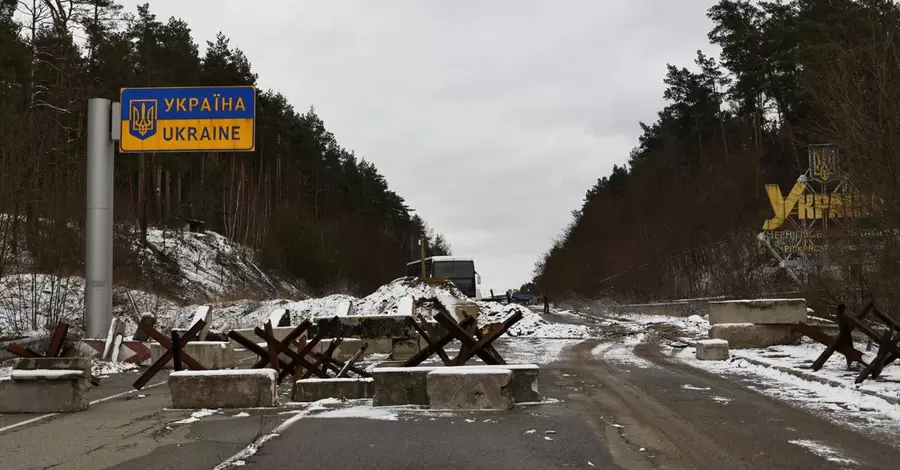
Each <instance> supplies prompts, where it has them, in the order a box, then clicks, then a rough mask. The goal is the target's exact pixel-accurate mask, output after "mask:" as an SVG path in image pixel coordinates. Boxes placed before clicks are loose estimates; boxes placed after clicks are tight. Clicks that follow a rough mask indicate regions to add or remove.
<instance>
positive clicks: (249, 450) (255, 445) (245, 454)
mask: <svg viewBox="0 0 900 470" xmlns="http://www.w3.org/2000/svg"><path fill="white" fill-rule="evenodd" d="M308 414H309V412H308V411H306V410H303V411H301V412H299V413H297V414H296V415H294V416H291V417H290V418H288V419H286V420H285V421H284V422H283V423H281V424H279V425H278V427H276V428H275V429H273V430H272V431H270V432H269V433H268V434H265V435H263V436H261V437H259V438H258V439H256V440H254V441H253V442H251V443H250V444H249V445H248V446H247V447H244V448H243V450H241V451H240V452H238V453H236V454H234V455H232V456H231V457H228V458H227V459H226V460H225V461H224V462H222V463H220V464H219V465H216V466H215V467H214V468H213V470H225V469H227V468H231V467H234V466H239V465H242V464H240V463H238V462H244V461H245V460H246V459H249V458H250V457H252V456H253V455H255V454H256V453H257V452H258V451H259V448H260V447H262V445H263V444H264V443H265V442H266V441H268V440H269V439H272V438H273V437H278V436H279V435H280V434H282V433H284V432H285V431H287V429H288V428H289V427H291V426H292V425H293V424H294V423H296V422H297V421H300V420H301V419H303V418H304V417H306V415H308Z"/></svg>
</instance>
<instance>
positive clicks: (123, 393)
mask: <svg viewBox="0 0 900 470" xmlns="http://www.w3.org/2000/svg"><path fill="white" fill-rule="evenodd" d="M164 383H166V382H157V383H155V384H151V385H147V386H146V387H144V388H142V389H141V390H146V389H148V388H153V387H158V386H160V385H162V384H164ZM134 392H137V390H126V391H124V392H122V393H117V394H115V395H110V396H108V397H104V398H98V399H96V400H94V401H92V402H90V403H89V405H96V404H97V403H103V402H105V401H109V400H112V399H113V398H119V397H121V396H124V395H128V394H129V393H134ZM58 414H63V413H48V414H45V415H40V416H37V417H34V418H31V419H27V420H25V421H21V422H18V423H15V424H10V425H9V426H6V427H4V428H0V434H3V433H4V432H6V431H9V430H11V429H15V428H18V427H21V426H26V425H29V424H31V423H35V422H38V421H40V420H42V419H47V418H50V417H52V416H56V415H58ZM65 414H69V413H65Z"/></svg>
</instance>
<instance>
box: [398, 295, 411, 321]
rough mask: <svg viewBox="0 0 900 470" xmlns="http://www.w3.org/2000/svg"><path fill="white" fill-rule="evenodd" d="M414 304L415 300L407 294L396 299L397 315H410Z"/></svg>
mask: <svg viewBox="0 0 900 470" xmlns="http://www.w3.org/2000/svg"><path fill="white" fill-rule="evenodd" d="M415 306H416V300H415V299H413V297H412V296H411V295H407V296H406V297H403V298H401V299H400V300H399V301H397V315H407V316H412V314H413V311H414V309H415Z"/></svg>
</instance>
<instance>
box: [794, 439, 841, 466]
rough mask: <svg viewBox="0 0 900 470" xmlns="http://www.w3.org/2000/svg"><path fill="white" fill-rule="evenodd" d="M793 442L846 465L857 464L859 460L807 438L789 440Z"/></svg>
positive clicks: (829, 459)
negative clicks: (849, 457) (844, 455)
mask: <svg viewBox="0 0 900 470" xmlns="http://www.w3.org/2000/svg"><path fill="white" fill-rule="evenodd" d="M788 442H789V443H791V444H794V445H797V446H800V447H803V448H805V449H806V450H808V451H810V452H812V453H813V455H816V456H819V457H822V458H824V459H826V460H828V461H829V462H834V463H839V464H844V465H857V462H856V461H855V460H853V459H848V458H846V457H841V454H840V452H838V451H836V450H834V449H832V448H831V447H829V446H827V445H825V444H823V443H821V442H816V441H810V440H806V439H795V440H791V441H788Z"/></svg>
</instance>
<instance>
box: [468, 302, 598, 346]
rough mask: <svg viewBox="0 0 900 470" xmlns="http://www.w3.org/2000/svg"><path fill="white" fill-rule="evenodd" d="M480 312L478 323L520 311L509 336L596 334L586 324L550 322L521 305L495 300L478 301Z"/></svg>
mask: <svg viewBox="0 0 900 470" xmlns="http://www.w3.org/2000/svg"><path fill="white" fill-rule="evenodd" d="M478 306H479V308H480V310H481V313H480V315H479V317H478V324H479V325H481V326H484V325H487V324H490V323H500V322H502V321H503V320H506V319H507V318H509V317H510V316H511V315H513V314H514V313H516V312H522V319H521V320H519V321H518V323H516V324H515V325H513V326H512V328H510V329H509V332H508V334H509V335H510V336H517V337H528V338H559V339H563V338H591V337H594V336H596V334H595V332H594V331H593V329H592V328H590V327H588V326H586V325H567V324H562V323H551V322H548V321H547V320H544V319H543V318H542V317H541V315H540V314H539V313H537V312H535V311H533V310H531V309H529V308H527V307H524V306H522V305H517V304H512V305H504V304H500V303H497V302H478Z"/></svg>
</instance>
